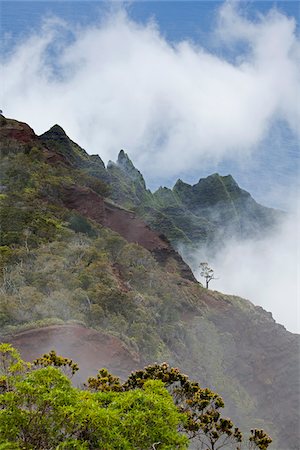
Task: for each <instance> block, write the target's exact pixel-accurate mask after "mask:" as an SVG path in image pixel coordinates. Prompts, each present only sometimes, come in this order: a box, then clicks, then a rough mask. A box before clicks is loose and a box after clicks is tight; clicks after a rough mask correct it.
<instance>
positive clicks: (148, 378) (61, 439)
mask: <svg viewBox="0 0 300 450" xmlns="http://www.w3.org/2000/svg"><path fill="white" fill-rule="evenodd" d="M65 369H70V375H73V374H74V373H75V372H76V371H77V370H78V367H77V366H76V364H75V363H73V361H71V360H68V359H67V358H63V357H61V356H58V355H57V354H56V353H55V352H54V351H51V352H50V353H49V354H45V355H43V356H42V357H40V358H38V359H37V360H36V361H34V364H30V363H25V362H24V361H22V360H21V358H20V355H19V353H18V352H17V350H16V349H14V348H13V347H12V346H11V345H10V344H1V345H0V448H1V449H4V448H10V449H11V450H12V449H20V450H21V449H23V450H25V449H28V450H29V449H30V450H34V449H37V450H38V449H39V450H40V449H44V450H46V449H49V450H50V449H53V448H56V449H57V450H59V449H64V448H65V449H72V448H74V449H81V450H82V449H106V450H110V449H111V450H113V449H120V450H121V449H122V450H129V449H132V450H134V449H141V450H146V449H151V448H157V447H159V448H160V449H165V450H167V449H169V450H174V449H176V448H177V449H182V450H183V449H185V448H187V447H188V441H189V439H188V438H191V437H193V438H195V437H197V439H198V442H199V444H200V446H201V448H205V449H211V450H217V449H219V448H221V447H224V446H225V445H226V448H229V447H228V445H230V448H232V449H236V448H239V447H238V446H236V444H238V445H239V443H241V442H242V434H241V432H240V430H239V429H238V428H236V427H234V426H233V423H232V422H231V420H230V419H227V418H223V417H222V416H221V414H220V409H221V408H223V407H224V402H223V400H222V398H221V397H220V396H219V395H218V394H216V393H214V392H212V391H211V390H210V389H202V388H201V387H200V386H199V384H198V383H196V382H191V381H190V380H189V378H188V377H187V376H186V375H183V374H181V373H180V371H179V370H178V369H175V368H170V367H169V366H168V365H167V364H166V363H164V364H161V365H157V364H155V365H153V366H148V367H146V368H145V370H141V371H137V372H135V373H132V374H131V375H130V376H129V378H128V380H127V381H126V382H125V383H123V384H122V383H121V382H120V380H119V379H118V378H117V377H114V376H113V375H111V374H110V373H109V372H108V371H107V370H106V369H101V370H100V371H99V373H98V375H97V377H91V378H89V379H88V381H87V385H86V389H85V390H82V389H78V388H75V387H73V386H72V384H71V382H70V379H69V378H67V377H66V375H64V374H63V371H64V370H65ZM250 442H252V443H253V445H254V446H256V448H258V449H260V450H266V449H267V448H268V445H269V444H270V443H271V442H272V440H271V439H270V438H269V436H267V435H266V433H264V431H263V430H251V437H250ZM230 443H231V444H230ZM156 446H157V447H156Z"/></svg>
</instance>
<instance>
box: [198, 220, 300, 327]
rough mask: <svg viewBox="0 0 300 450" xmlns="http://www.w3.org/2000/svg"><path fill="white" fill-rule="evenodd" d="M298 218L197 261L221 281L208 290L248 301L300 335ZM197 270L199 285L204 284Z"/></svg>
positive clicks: (233, 242) (201, 252)
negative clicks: (212, 270)
mask: <svg viewBox="0 0 300 450" xmlns="http://www.w3.org/2000/svg"><path fill="white" fill-rule="evenodd" d="M297 222H298V221H297V217H295V216H292V215H290V216H289V217H287V219H286V220H285V222H284V223H283V226H282V227H280V229H278V230H277V231H276V232H274V233H273V234H271V235H269V236H267V237H264V238H262V239H260V240H248V241H238V240H234V239H233V240H231V241H227V242H226V244H225V246H224V248H222V249H221V251H219V252H218V253H217V254H216V255H214V256H212V255H211V254H209V252H205V250H204V249H199V251H198V252H195V254H194V255H193V260H194V261H209V265H210V266H211V267H213V269H214V271H215V274H216V277H217V278H218V279H216V280H213V281H211V283H210V285H209V287H210V288H211V289H215V290H218V291H221V292H226V293H229V294H234V295H239V296H241V297H244V298H248V299H249V300H251V301H252V302H253V303H254V304H256V305H260V306H262V307H263V308H264V309H266V310H267V311H271V312H272V314H273V317H274V319H275V320H276V321H277V322H278V323H281V324H283V325H284V326H285V327H286V328H287V329H288V330H289V331H292V332H296V333H300V310H299V305H298V298H299V293H300V291H299V289H300V284H299V281H300V277H299V276H300V252H299V245H298V243H299V238H300V236H299V234H300V230H299V227H298V223H299V222H298V223H297ZM199 272H200V271H199V270H196V275H197V276H198V278H199V281H201V282H203V279H201V277H200V275H199Z"/></svg>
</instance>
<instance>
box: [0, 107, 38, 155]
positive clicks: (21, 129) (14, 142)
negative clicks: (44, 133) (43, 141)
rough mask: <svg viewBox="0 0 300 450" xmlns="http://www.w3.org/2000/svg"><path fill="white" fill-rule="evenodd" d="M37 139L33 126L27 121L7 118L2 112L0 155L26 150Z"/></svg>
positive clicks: (0, 121) (0, 118)
mask: <svg viewBox="0 0 300 450" xmlns="http://www.w3.org/2000/svg"><path fill="white" fill-rule="evenodd" d="M36 141H37V136H36V135H35V133H34V131H33V130H32V128H30V127H29V126H28V125H27V124H26V123H23V122H18V121H16V120H11V119H6V118H5V117H4V116H2V115H1V114H0V155H1V156H5V155H7V154H8V153H17V152H19V151H26V150H27V149H28V148H30V147H31V146H32V145H33V144H34V143H35V142H36Z"/></svg>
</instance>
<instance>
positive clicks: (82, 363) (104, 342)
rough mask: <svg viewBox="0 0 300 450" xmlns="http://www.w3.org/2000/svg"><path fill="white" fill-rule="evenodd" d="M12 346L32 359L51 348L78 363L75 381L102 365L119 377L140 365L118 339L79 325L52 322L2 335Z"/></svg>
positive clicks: (126, 374)
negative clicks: (53, 323)
mask: <svg viewBox="0 0 300 450" xmlns="http://www.w3.org/2000/svg"><path fill="white" fill-rule="evenodd" d="M6 341H7V342H10V343H11V344H12V345H13V346H14V347H16V348H17V349H18V350H19V351H20V353H21V356H22V358H23V359H24V360H26V361H32V360H33V359H35V358H37V357H39V356H41V355H42V354H43V353H47V352H49V351H50V350H52V349H53V350H55V351H56V352H57V353H58V354H60V355H62V356H65V357H68V358H71V359H72V360H73V361H75V362H77V363H78V364H79V368H80V370H79V372H78V374H77V375H76V378H75V381H76V382H83V381H85V380H86V379H87V377H88V376H91V375H96V373H97V371H98V369H100V368H102V367H106V368H107V369H108V370H109V371H110V372H112V373H113V374H115V375H118V376H120V377H121V378H126V377H127V376H128V374H129V373H130V372H131V371H132V370H134V369H137V368H139V367H140V365H139V357H138V355H137V354H136V353H134V352H130V351H129V350H128V349H127V348H126V347H125V345H124V344H123V343H122V341H121V340H120V339H118V338H117V337H115V336H111V335H109V334H106V333H103V332H100V331H96V330H93V329H90V328H86V327H84V326H82V325H77V324H74V325H73V324H72V325H71V324H70V325H53V326H48V327H44V328H37V329H32V330H27V331H24V332H21V333H18V334H16V335H14V336H13V337H11V338H8V339H6Z"/></svg>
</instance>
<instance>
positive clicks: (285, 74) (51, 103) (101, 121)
mask: <svg viewBox="0 0 300 450" xmlns="http://www.w3.org/2000/svg"><path fill="white" fill-rule="evenodd" d="M70 35H72V36H71V38H70ZM216 37H217V38H218V39H219V40H220V39H221V40H222V42H225V43H229V44H230V45H231V46H233V45H235V44H236V43H238V42H244V43H245V44H246V45H247V48H248V50H247V52H243V54H240V55H239V58H237V59H236V62H232V61H231V62H230V61H226V60H225V59H223V58H221V57H219V56H216V55H214V54H212V53H209V52H208V51H206V50H205V49H204V48H202V47H201V46H196V45H195V44H194V45H193V44H191V43H189V42H180V43H178V44H177V45H173V46H172V45H170V44H169V43H168V42H166V41H165V40H164V38H163V37H162V36H161V35H160V34H159V31H158V30H157V28H156V27H155V25H153V24H148V25H147V26H143V25H138V24H137V23H134V22H133V21H131V20H130V19H129V18H128V17H127V15H126V13H124V12H122V11H121V12H120V11H118V12H114V13H112V14H111V15H110V16H109V17H107V18H106V19H105V20H103V21H102V22H101V23H100V24H99V25H98V26H97V27H95V26H93V27H88V28H85V29H82V28H81V29H80V28H78V29H72V30H71V29H70V27H69V25H68V24H64V23H62V22H61V21H57V20H53V19H51V20H50V21H49V20H48V21H47V22H46V23H45V25H44V27H43V29H41V31H40V32H39V33H38V34H35V35H33V36H32V37H31V38H30V39H28V40H26V41H25V42H24V43H23V44H22V45H20V46H19V47H17V48H16V49H15V50H14V51H13V52H12V54H11V56H10V57H8V58H6V60H5V61H4V62H3V64H2V67H1V73H2V75H1V80H0V82H1V86H2V89H1V105H2V106H1V107H2V109H3V110H4V113H5V114H6V115H7V116H11V117H14V118H17V119H21V120H25V121H26V122H28V123H29V124H30V125H31V126H33V127H34V128H35V130H36V131H37V132H38V133H42V132H44V131H45V130H47V129H48V128H49V127H50V126H52V125H53V124H54V123H59V124H60V125H61V126H63V128H64V129H65V130H66V131H67V133H68V134H69V135H70V137H71V138H72V139H73V140H75V141H76V142H78V143H79V144H80V145H82V146H83V147H84V148H86V149H87V151H88V152H89V153H99V154H100V156H101V157H102V158H103V159H104V160H105V161H107V160H108V159H109V158H111V159H115V157H116V153H117V152H118V150H119V149H120V148H125V149H128V151H129V152H130V155H131V157H132V158H133V160H134V161H135V163H136V165H137V166H138V167H139V168H140V169H141V170H142V171H143V172H144V173H145V174H146V176H147V175H148V176H150V175H151V173H152V176H153V174H154V173H155V174H156V175H163V176H174V175H177V174H179V173H182V172H184V171H186V172H187V171H188V170H190V169H191V168H194V167H195V166H197V165H201V166H202V167H203V165H205V163H206V162H207V163H209V162H210V163H211V162H212V161H213V162H214V161H215V162H219V161H221V160H222V159H223V158H224V157H225V156H232V157H234V158H239V157H244V156H245V155H249V153H251V152H252V151H254V150H255V148H256V146H257V145H258V144H259V142H260V141H261V140H262V139H263V138H264V137H265V136H266V134H267V133H268V130H269V127H270V126H271V124H272V123H274V120H276V119H281V120H284V121H286V123H287V124H288V126H290V127H291V129H293V130H294V132H295V133H297V132H299V129H298V128H299V127H298V123H299V122H298V120H299V104H300V103H299V102H298V100H299V99H298V98H297V92H300V83H299V73H300V72H299V42H297V38H296V35H295V23H294V21H293V20H292V19H288V18H287V17H286V16H284V15H282V14H280V13H278V12H275V11H273V12H272V13H270V14H269V15H267V16H262V17H261V18H260V19H258V20H257V21H256V22H251V21H249V20H247V19H246V18H245V17H243V16H242V15H241V14H240V13H239V12H238V11H237V9H235V8H234V7H232V6H231V4H225V5H224V6H223V7H222V8H221V9H220V20H219V27H218V29H217V30H216Z"/></svg>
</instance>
